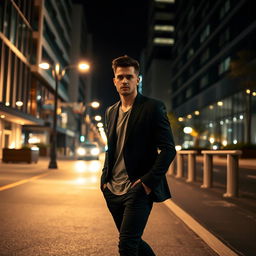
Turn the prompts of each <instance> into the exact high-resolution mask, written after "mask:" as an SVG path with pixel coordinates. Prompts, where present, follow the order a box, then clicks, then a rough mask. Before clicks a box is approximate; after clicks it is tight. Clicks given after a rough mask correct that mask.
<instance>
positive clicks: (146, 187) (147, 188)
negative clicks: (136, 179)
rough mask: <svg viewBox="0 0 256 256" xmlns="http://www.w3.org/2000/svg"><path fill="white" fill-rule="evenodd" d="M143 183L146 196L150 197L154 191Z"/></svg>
mask: <svg viewBox="0 0 256 256" xmlns="http://www.w3.org/2000/svg"><path fill="white" fill-rule="evenodd" d="M141 183H142V186H143V188H144V189H145V192H146V194H147V195H149V194H150V193H151V191H152V189H151V188H149V187H148V186H146V185H145V184H144V183H143V182H141Z"/></svg>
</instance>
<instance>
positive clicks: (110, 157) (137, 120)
mask: <svg viewBox="0 0 256 256" xmlns="http://www.w3.org/2000/svg"><path fill="white" fill-rule="evenodd" d="M120 104H121V102H120V101H119V102H117V103H116V104H114V105H112V106H110V107H109V108H108V109H107V110H106V116H105V123H106V135H107V139H108V151H107V152H106V158H105V164H104V167H103V170H102V176H101V188H102V185H103V184H105V183H107V182H108V181H109V180H110V179H111V175H112V168H113V166H114V160H115V159H114V154H115V146H116V123H117V118H118V109H119V106H120ZM175 154H176V151H175V146H174V141H173V136H172V132H171V127H170V123H169V121H168V118H167V115H166V110H165V106H164V104H163V103H162V102H161V101H158V100H155V99H150V98H147V97H145V96H142V95H141V94H139V93H138V94H137V96H136V98H135V101H134V104H133V107H132V110H131V114H130V117H129V120H128V124H127V130H126V135H125V141H124V149H123V156H124V162H125V166H126V171H127V173H128V176H129V178H130V181H131V182H134V181H136V180H137V179H141V181H142V182H143V183H145V184H146V185H147V186H148V187H149V188H151V189H152V197H153V200H154V201H155V202H162V201H164V200H165V199H167V198H170V197H171V194H170V191H169V188H168V184H167V181H166V177H165V174H166V172H167V170H168V167H169V165H170V163H171V162H172V160H173V159H174V157H175Z"/></svg>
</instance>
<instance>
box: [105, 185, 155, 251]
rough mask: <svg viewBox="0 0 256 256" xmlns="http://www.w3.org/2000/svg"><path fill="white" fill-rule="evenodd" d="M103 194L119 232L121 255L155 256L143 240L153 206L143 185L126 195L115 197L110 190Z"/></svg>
mask: <svg viewBox="0 0 256 256" xmlns="http://www.w3.org/2000/svg"><path fill="white" fill-rule="evenodd" d="M103 194H104V197H105V199H106V202H107V205H108V208H109V210H110V212H111V214H112V216H113V218H114V221H115V224H116V226H117V229H118V231H119V245H118V247H119V253H120V255H121V256H155V253H154V252H153V250H152V249H151V247H150V246H149V245H148V244H147V243H146V242H145V241H143V240H142V239H141V236H142V234H143V231H144V228H145V226H146V223H147V220H148V217H149V214H150V211H151V209H152V205H153V201H152V199H151V198H150V195H146V193H145V190H144V187H143V186H142V183H138V184H137V185H136V186H135V187H133V188H131V189H130V190H129V191H128V192H127V193H126V194H124V195H120V196H117V195H114V194H113V193H112V192H111V191H110V190H109V189H108V188H105V189H104V191H103Z"/></svg>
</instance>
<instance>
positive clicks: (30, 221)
mask: <svg viewBox="0 0 256 256" xmlns="http://www.w3.org/2000/svg"><path fill="white" fill-rule="evenodd" d="M47 165H48V161H47V160H40V161H39V163H38V164H31V165H29V164H2V163H1V164H0V198H1V199H0V234H1V236H0V255H1V256H2V255H6V256H10V255H15V256H19V255H22V256H23V255H24V256H30V255H33V256H36V255H41V256H47V255H54V256H59V255H74V256H79V255H86V256H94V255H95V256H96V255H97V256H115V255H118V252H117V238H118V233H117V231H116V229H115V226H114V223H113V221H112V218H111V216H110V214H109V212H108V210H107V208H106V205H105V201H104V199H103V196H102V194H101V191H100V190H99V177H100V172H101V165H102V162H101V161H72V160H62V161H58V166H59V168H58V170H50V171H49V170H48V169H47ZM33 177H35V178H33ZM31 178H32V179H31ZM9 184H13V187H12V186H9ZM144 239H145V240H147V241H148V242H149V243H150V244H151V245H152V247H153V248H154V250H155V252H156V254H157V255H158V256H169V255H170V256H171V255H182V256H186V255H189V256H193V255H195V256H200V255H202V256H208V255H216V254H215V253H214V252H213V251H212V250H211V249H210V248H209V247H208V246H207V245H206V244H205V243H204V242H203V241H202V240H201V239H200V238H199V237H198V236H197V235H196V234H195V233H193V232H192V231H191V230H190V229H189V228H188V227H187V226H186V225H185V224H184V223H183V222H182V221H181V220H180V219H179V218H177V217H176V215H174V214H173V213H172V212H171V211H170V210H169V209H168V208H167V207H166V206H165V205H164V204H155V205H154V208H153V211H152V214H151V216H150V219H149V223H148V226H147V228H146V230H145V233H144Z"/></svg>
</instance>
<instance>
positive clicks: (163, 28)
mask: <svg viewBox="0 0 256 256" xmlns="http://www.w3.org/2000/svg"><path fill="white" fill-rule="evenodd" d="M154 30H155V31H167V32H173V31H174V26H168V25H155V26H154Z"/></svg>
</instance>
